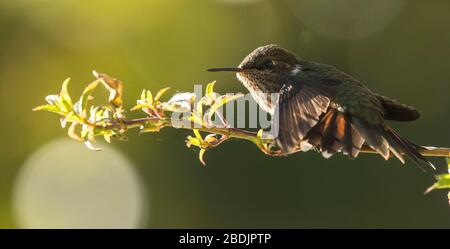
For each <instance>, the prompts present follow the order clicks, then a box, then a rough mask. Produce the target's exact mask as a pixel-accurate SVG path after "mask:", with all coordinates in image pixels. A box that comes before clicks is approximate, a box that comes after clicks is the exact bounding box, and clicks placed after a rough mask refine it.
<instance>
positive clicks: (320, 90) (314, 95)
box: [276, 78, 340, 154]
mask: <svg viewBox="0 0 450 249" xmlns="http://www.w3.org/2000/svg"><path fill="white" fill-rule="evenodd" d="M317 80H318V79H316V80H314V79H312V78H308V79H305V80H302V81H301V82H299V81H298V79H292V80H291V81H288V83H286V84H284V85H283V87H282V88H281V90H280V99H279V108H278V115H279V116H278V118H279V124H280V125H279V131H278V137H277V139H276V140H277V143H278V145H279V146H280V148H281V149H282V150H283V152H284V153H286V154H289V153H293V152H296V151H298V150H301V148H300V146H301V143H300V142H301V141H302V140H303V138H305V136H306V135H307V134H308V132H309V131H310V130H311V129H312V128H313V127H314V126H315V125H316V124H317V123H318V122H319V120H320V118H321V117H322V115H323V114H324V113H325V112H326V111H327V110H328V108H329V106H330V103H331V98H332V96H333V95H334V93H335V90H333V89H335V88H336V87H337V86H338V85H339V83H340V82H337V81H332V80H329V81H327V82H322V84H319V82H317Z"/></svg>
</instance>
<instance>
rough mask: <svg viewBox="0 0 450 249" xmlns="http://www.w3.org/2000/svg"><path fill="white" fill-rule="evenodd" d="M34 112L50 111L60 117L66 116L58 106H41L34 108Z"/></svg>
mask: <svg viewBox="0 0 450 249" xmlns="http://www.w3.org/2000/svg"><path fill="white" fill-rule="evenodd" d="M33 111H48V112H53V113H57V114H60V115H65V113H64V112H63V111H61V110H60V109H59V108H58V107H57V106H56V105H50V104H49V105H40V106H38V107H35V108H33Z"/></svg>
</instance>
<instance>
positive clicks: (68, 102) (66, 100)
mask: <svg viewBox="0 0 450 249" xmlns="http://www.w3.org/2000/svg"><path fill="white" fill-rule="evenodd" d="M69 82H70V78H67V79H66V80H65V81H64V82H63V84H62V87H61V92H60V93H59V96H60V98H61V102H62V103H63V105H64V106H65V107H66V109H67V110H72V108H73V104H72V99H71V98H70V95H69V91H68V90H67V87H68V85H69Z"/></svg>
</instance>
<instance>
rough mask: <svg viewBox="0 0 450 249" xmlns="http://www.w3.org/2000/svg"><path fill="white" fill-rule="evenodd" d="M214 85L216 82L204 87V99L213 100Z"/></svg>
mask: <svg viewBox="0 0 450 249" xmlns="http://www.w3.org/2000/svg"><path fill="white" fill-rule="evenodd" d="M214 84H216V81H213V82H211V83H209V84H208V85H206V90H205V96H206V97H208V98H214Z"/></svg>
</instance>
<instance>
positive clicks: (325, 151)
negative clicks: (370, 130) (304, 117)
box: [305, 109, 364, 158]
mask: <svg viewBox="0 0 450 249" xmlns="http://www.w3.org/2000/svg"><path fill="white" fill-rule="evenodd" d="M305 140H307V142H308V143H309V144H311V145H312V146H313V147H315V148H316V149H318V150H319V151H320V152H322V155H324V156H325V157H330V156H332V155H333V154H335V153H336V152H341V151H342V152H343V153H344V154H346V155H348V156H349V157H350V158H355V157H357V156H358V154H359V151H360V149H361V146H362V145H363V143H364V138H363V137H362V136H361V135H360V134H359V133H358V131H357V130H356V128H355V125H354V124H352V117H351V116H350V115H349V114H347V113H342V112H339V111H338V110H336V109H329V111H328V112H327V113H326V114H325V115H324V116H323V117H322V118H321V121H320V122H319V123H318V124H317V125H316V126H314V127H313V128H312V129H311V131H310V132H308V134H307V136H306V137H305Z"/></svg>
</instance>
